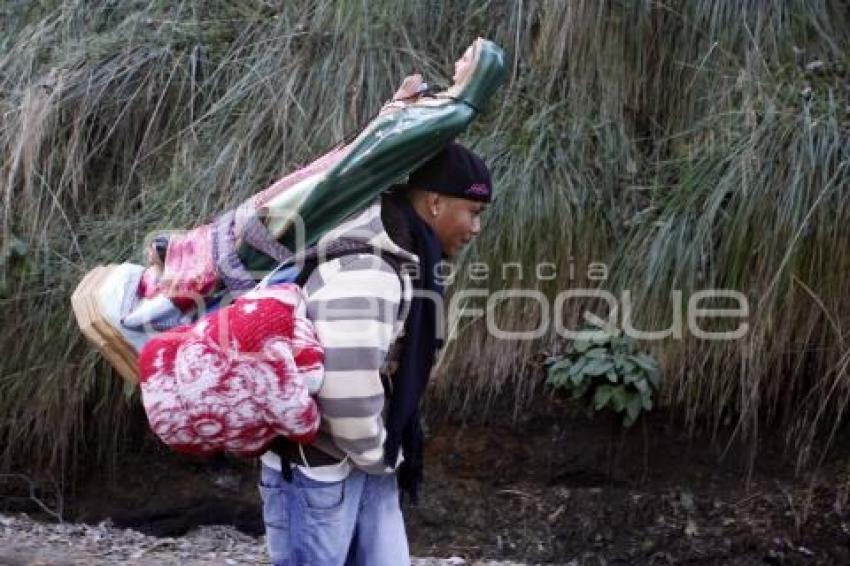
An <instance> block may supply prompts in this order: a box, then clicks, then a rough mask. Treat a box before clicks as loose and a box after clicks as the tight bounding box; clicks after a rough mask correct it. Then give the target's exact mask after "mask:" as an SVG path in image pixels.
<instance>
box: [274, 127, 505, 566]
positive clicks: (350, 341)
mask: <svg viewBox="0 0 850 566" xmlns="http://www.w3.org/2000/svg"><path fill="white" fill-rule="evenodd" d="M491 193H492V187H491V180H490V173H489V171H488V170H487V168H486V166H485V165H484V163H483V161H482V160H481V159H480V158H479V157H478V156H477V155H475V154H474V153H472V152H471V151H469V150H467V149H466V148H464V147H463V146H461V145H458V144H452V145H450V146H448V147H447V148H446V149H444V150H443V151H442V152H441V153H439V154H438V155H437V156H435V157H434V158H433V159H431V160H430V161H429V162H427V163H425V164H424V165H423V166H422V167H420V168H419V169H417V170H416V171H414V172H413V173H412V174H411V175H410V178H409V181H408V184H407V185H406V186H403V187H396V188H395V189H394V190H393V191H391V192H390V193H388V194H386V195H384V196H383V198H382V199H381V201H380V202H376V203H374V204H373V205H372V206H370V207H369V208H368V209H367V210H365V211H364V212H362V213H360V214H358V215H355V216H354V217H353V218H351V219H349V220H347V221H346V222H344V223H343V224H342V225H341V226H339V227H338V228H336V229H335V230H333V231H332V232H331V233H329V234H327V235H326V236H325V237H323V238H322V240H321V241H320V242H319V247H320V248H323V249H331V248H333V247H334V246H336V248H337V249H339V248H340V246H342V247H345V246H346V245H347V246H350V249H357V248H358V246H359V247H360V248H361V253H350V254H344V255H341V256H337V257H333V258H332V259H328V260H327V261H324V262H321V263H319V264H318V266H317V267H315V269H313V271H312V272H311V273H310V275H309V278H307V280H306V282H305V283H304V291H305V294H306V295H307V314H308V316H309V318H311V319H312V320H313V321H314V323H315V325H316V330H317V333H318V335H319V339H320V340H321V342H322V344H323V346H324V347H325V376H324V380H323V383H322V386H321V389H320V391H319V393H318V398H317V400H318V404H319V409H320V412H321V415H322V425H321V431H320V435H319V438H318V439H317V440H316V442H315V443H313V444H311V445H307V446H305V445H298V444H292V443H281V445H280V446H278V447H277V448H276V450H275V451H274V452H272V451H270V452H268V453H266V454H265V455H263V457H262V463H263V466H262V476H261V481H260V491H261V495H262V498H263V515H264V520H265V523H266V537H267V543H268V548H269V553H270V556H271V559H272V562H273V563H274V564H278V565H284V564H286V565H295V564H298V565H301V564H315V565H325V564H328V565H333V564H364V565H365V564H368V565H370V566H372V565H375V566H380V565H387V566H398V565H403V564H408V563H409V561H410V559H409V552H408V545H407V536H406V534H405V530H404V521H403V518H402V514H401V508H400V499H399V491H398V490H399V484H401V487H402V489H403V490H404V491H406V492H408V493H409V494H410V495H411V496H412V497H414V498H415V496H416V491H417V488H418V485H419V481H420V478H421V469H422V431H421V428H420V417H419V403H420V400H421V398H422V395H423V393H424V391H425V386H426V384H427V381H428V377H429V375H430V372H431V366H432V364H433V360H434V354H435V352H436V350H437V348H438V347H439V346H440V341H439V340H438V333H439V332H438V330H439V329H438V328H437V325H438V312H437V309H439V308H441V307H442V303H441V301H439V298H440V297H441V296H442V288H441V287H440V284H439V281H438V279H437V277H436V274H435V268H436V266H437V264H438V263H439V261H440V260H441V259H442V258H443V257H453V256H455V255H456V254H457V253H458V252H459V251H460V250H461V249H462V248H463V247H464V246H465V245H466V244H468V243H469V242H470V240H472V239H473V238H474V237H475V236H477V235H478V233H479V232H480V230H481V221H480V215H481V213H482V212H483V211H484V209H485V207H486V205H487V203H489V202H490V198H491ZM364 245H368V246H369V247H370V248H372V249H373V251H372V252H371V253H370V252H368V251H365V252H364V251H363V250H362V247H363V246H364ZM402 264H404V265H402ZM411 267H413V268H415V269H411ZM411 272H414V274H413V275H411ZM435 299H436V300H435ZM382 374H383V375H382ZM382 377H383V379H382ZM287 478H291V481H287Z"/></svg>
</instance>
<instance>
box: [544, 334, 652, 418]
mask: <svg viewBox="0 0 850 566" xmlns="http://www.w3.org/2000/svg"><path fill="white" fill-rule="evenodd" d="M547 366H548V376H547V379H546V383H547V384H549V385H551V386H552V387H554V388H555V389H564V390H568V391H571V392H572V397H573V399H581V398H585V399H587V400H589V401H591V403H592V406H593V409H594V410H596V411H601V410H603V409H606V408H607V409H610V410H612V411H614V412H616V413H622V414H623V425H624V426H627V427H628V426H631V425H632V424H634V422H635V421H636V420H637V418H638V417H639V416H640V414H641V413H642V412H644V411H649V410H651V409H652V407H653V399H654V397H655V394H656V393H657V392H658V389H659V387H660V385H661V375H660V373H659V371H658V363H657V362H656V361H655V359H654V358H653V357H652V356H650V355H649V354H646V353H642V352H639V351H638V347H637V343H636V342H635V340H634V339H633V338H630V337H628V336H617V335H614V334H612V333H610V332H608V331H606V330H595V329H594V330H585V331H582V333H581V337H580V338H578V339H576V340H575V341H574V342H573V343H572V344H571V345H570V348H569V349H568V351H567V353H566V354H564V355H561V356H554V357H551V358H549V360H548V361H547Z"/></svg>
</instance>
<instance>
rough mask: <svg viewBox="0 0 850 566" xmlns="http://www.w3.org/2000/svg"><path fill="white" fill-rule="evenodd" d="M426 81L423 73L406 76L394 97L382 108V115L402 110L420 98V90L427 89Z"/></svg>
mask: <svg viewBox="0 0 850 566" xmlns="http://www.w3.org/2000/svg"><path fill="white" fill-rule="evenodd" d="M425 86H426V85H425V82H424V81H423V80H422V75H420V74H419V73H415V74H413V75H408V76H406V77H404V80H403V81H401V86H400V87H398V90H397V91H395V94H394V95H393V99H392V100H391V101H389V102H387V103H386V104H384V107H383V108H381V112H380V115H382V116H383V115H384V114H390V113H392V112H396V111H397V110H401V109H402V108H404V107H405V106H406V105H408V104H410V103H411V102H416V101H417V100H419V94H420V91H422V90H424V89H425Z"/></svg>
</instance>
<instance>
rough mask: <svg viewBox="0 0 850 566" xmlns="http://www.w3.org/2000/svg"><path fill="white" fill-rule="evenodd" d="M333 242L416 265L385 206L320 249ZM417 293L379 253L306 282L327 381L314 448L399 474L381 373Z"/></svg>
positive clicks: (326, 269) (338, 263)
mask: <svg viewBox="0 0 850 566" xmlns="http://www.w3.org/2000/svg"><path fill="white" fill-rule="evenodd" d="M330 242H344V243H345V244H351V245H358V244H359V245H363V244H368V245H370V246H372V247H374V248H376V249H378V250H381V251H383V252H385V253H390V254H392V255H393V256H394V257H395V258H396V259H398V263H400V264H410V263H418V258H417V257H416V256H415V255H413V254H411V253H409V252H407V251H405V250H404V249H402V248H401V247H399V246H398V245H397V244H396V243H395V242H394V241H393V240H392V239H391V238H390V237H389V235H388V234H387V231H386V229H385V227H384V224H383V222H382V220H381V203H380V201H376V202H375V203H373V204H372V205H370V206H369V207H368V208H367V209H366V210H364V211H363V212H361V213H359V214H357V215H355V216H353V217H352V218H350V219H349V220H347V221H345V222H343V223H342V224H341V225H340V226H338V227H337V228H336V229H334V230H333V231H331V232H329V233H328V234H326V235H325V236H324V237H323V238H322V240H321V241H320V242H319V246H320V247H321V246H323V245H328V244H329V243H330ZM411 289H412V285H411V281H410V277H409V275H408V274H407V272H406V270H404V269H402V270H401V273H399V272H397V271H396V269H395V268H394V267H392V266H391V265H390V264H389V263H388V262H387V261H386V260H385V259H383V258H381V257H379V256H378V255H375V254H354V255H346V256H343V257H340V258H337V259H333V260H330V261H327V262H324V263H320V264H319V265H318V267H317V268H316V269H315V270H314V271H313V273H312V274H311V275H310V277H309V279H307V281H306V283H305V284H304V292H305V294H306V296H307V316H308V318H310V319H311V320H312V321H313V323H314V324H315V326H316V332H317V334H318V336H319V340H320V341H321V343H322V345H323V346H324V348H325V375H324V379H323V381H322V386H321V388H320V389H319V392H318V395H317V402H318V405H319V411H320V414H321V419H322V421H321V426H320V429H319V436H318V438H317V440H316V442H315V443H314V445H315V446H316V447H317V448H319V449H321V450H323V451H324V452H326V453H328V454H331V455H333V456H336V457H338V458H340V459H342V458H343V457H345V456H348V457H349V460H350V461H351V463H352V464H354V465H355V466H357V467H358V468H360V469H362V470H364V471H366V472H369V473H389V472H392V471H393V469H392V468H388V467H387V466H386V465H385V464H384V439H385V437H386V430H385V428H384V420H383V411H384V404H385V395H384V387H383V384H382V382H381V369H382V367H383V366H384V363H385V361H386V358H387V353H388V351H389V350H390V347H391V346H392V344H393V343H394V342H395V341H396V340H397V339H398V338H399V337H400V335H401V332H402V329H403V327H404V320H405V317H406V309H407V307H408V306H409V305H410V299H411ZM263 461H264V463H266V464H267V465H270V466H272V467H275V468H279V460H277V456H276V455H273V454H271V453H266V455H264V456H263Z"/></svg>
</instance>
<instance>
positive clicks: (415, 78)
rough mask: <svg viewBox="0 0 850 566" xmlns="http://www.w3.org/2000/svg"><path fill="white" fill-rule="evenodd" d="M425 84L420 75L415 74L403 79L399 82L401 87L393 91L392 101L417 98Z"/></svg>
mask: <svg viewBox="0 0 850 566" xmlns="http://www.w3.org/2000/svg"><path fill="white" fill-rule="evenodd" d="M424 85H425V82H424V81H423V80H422V75H420V74H419V73H415V74H413V75H408V76H406V77H404V80H403V81H401V86H400V87H398V90H397V91H395V94H394V95H393V101H399V100H405V101H406V100H410V99H415V98H418V96H419V91H420V89H422V88H423V86H424Z"/></svg>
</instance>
